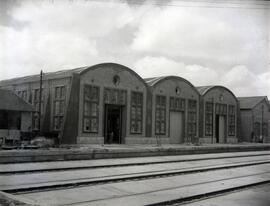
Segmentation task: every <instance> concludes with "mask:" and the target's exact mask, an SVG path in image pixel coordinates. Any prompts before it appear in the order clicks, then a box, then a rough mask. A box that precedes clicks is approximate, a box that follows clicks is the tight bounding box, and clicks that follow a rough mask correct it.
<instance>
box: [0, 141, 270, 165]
mask: <svg viewBox="0 0 270 206" xmlns="http://www.w3.org/2000/svg"><path fill="white" fill-rule="evenodd" d="M262 150H268V151H269V150H270V144H258V143H256V144H255V143H253V144H251V143H250V144H248V143H247V144H208V145H200V146H194V145H162V146H156V145H87V146H76V147H71V148H50V149H37V150H10V151H6V150H0V163H16V162H40V161H60V160H87V159H105V158H125V157H144V156H164V155H184V154H205V153H222V152H240V151H241V152H244V151H262Z"/></svg>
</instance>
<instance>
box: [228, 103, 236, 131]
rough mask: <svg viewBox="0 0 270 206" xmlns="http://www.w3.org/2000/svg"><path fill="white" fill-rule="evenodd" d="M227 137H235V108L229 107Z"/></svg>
mask: <svg viewBox="0 0 270 206" xmlns="http://www.w3.org/2000/svg"><path fill="white" fill-rule="evenodd" d="M228 112H229V131H228V133H229V136H234V135H235V106H233V105H229V109H228Z"/></svg>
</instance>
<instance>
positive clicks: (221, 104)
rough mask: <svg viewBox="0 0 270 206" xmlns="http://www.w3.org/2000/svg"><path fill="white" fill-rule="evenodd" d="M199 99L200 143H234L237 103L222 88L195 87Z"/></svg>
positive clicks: (228, 91) (233, 96) (233, 97)
mask: <svg viewBox="0 0 270 206" xmlns="http://www.w3.org/2000/svg"><path fill="white" fill-rule="evenodd" d="M197 89H198V91H199V92H200V94H201V99H200V133H199V134H200V137H201V139H200V142H202V143H236V142H237V141H238V140H237V113H238V101H237V98H236V97H235V95H234V94H233V93H232V92H231V91H230V90H229V89H228V88H226V87H223V86H203V87H197Z"/></svg>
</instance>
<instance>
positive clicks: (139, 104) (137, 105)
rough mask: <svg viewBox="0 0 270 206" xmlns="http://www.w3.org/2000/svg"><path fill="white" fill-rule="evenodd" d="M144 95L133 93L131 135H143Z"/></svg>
mask: <svg viewBox="0 0 270 206" xmlns="http://www.w3.org/2000/svg"><path fill="white" fill-rule="evenodd" d="M142 118H143V93H142V92H131V118H130V133H132V134H141V133H142Z"/></svg>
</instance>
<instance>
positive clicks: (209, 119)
mask: <svg viewBox="0 0 270 206" xmlns="http://www.w3.org/2000/svg"><path fill="white" fill-rule="evenodd" d="M213 110H214V104H213V103H212V102H206V103H205V135H206V136H212V135H213Z"/></svg>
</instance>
